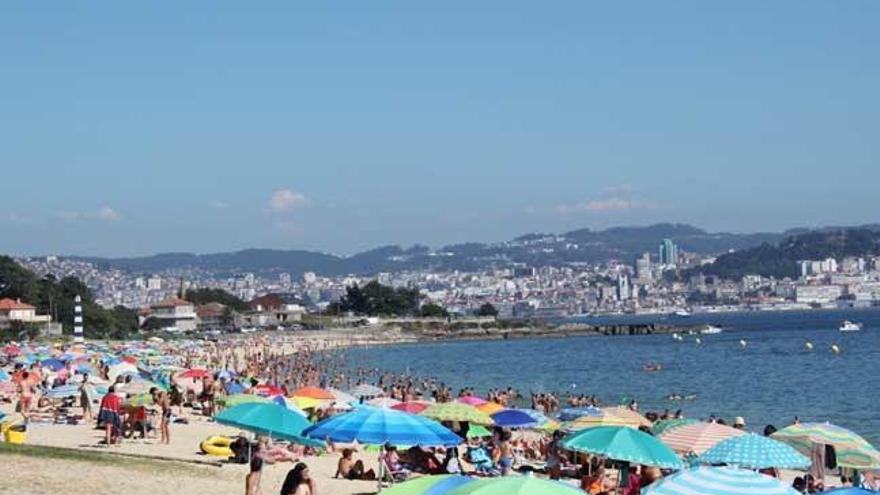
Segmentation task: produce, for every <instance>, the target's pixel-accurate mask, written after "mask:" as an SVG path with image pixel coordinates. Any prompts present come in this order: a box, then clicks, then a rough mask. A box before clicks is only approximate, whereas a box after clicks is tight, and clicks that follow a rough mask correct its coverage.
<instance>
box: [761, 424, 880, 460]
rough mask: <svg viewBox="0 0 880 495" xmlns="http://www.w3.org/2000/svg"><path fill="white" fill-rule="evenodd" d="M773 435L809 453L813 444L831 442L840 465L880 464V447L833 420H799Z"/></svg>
mask: <svg viewBox="0 0 880 495" xmlns="http://www.w3.org/2000/svg"><path fill="white" fill-rule="evenodd" d="M771 437H772V438H774V439H776V440H780V441H782V442H785V443H787V444H789V445H791V446H792V447H794V448H795V449H797V450H798V452H800V453H802V454H804V455H810V450H811V449H812V446H813V445H814V444H818V445H831V446H832V447H834V451H835V452H834V453H835V455H836V457H837V465H838V466H843V467H848V468H854V469H876V468H880V452H878V451H877V449H875V448H874V447H873V446H872V445H871V444H870V443H868V441H867V440H865V439H864V438H862V437H861V436H859V435H858V434H856V433H853V432H852V431H850V430H847V429H846V428H842V427H840V426H836V425H833V424H831V423H798V424H794V425H791V426H788V427H785V428H783V429H781V430H779V431H777V432H776V433H774V434H773V435H771Z"/></svg>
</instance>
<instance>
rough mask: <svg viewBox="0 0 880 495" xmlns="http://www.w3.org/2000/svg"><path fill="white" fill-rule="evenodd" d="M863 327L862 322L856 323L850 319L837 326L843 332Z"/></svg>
mask: <svg viewBox="0 0 880 495" xmlns="http://www.w3.org/2000/svg"><path fill="white" fill-rule="evenodd" d="M861 329H862V324H861V323H856V322H854V321H849V320H845V321H844V322H843V323H841V324H840V326H839V327H838V328H837V330H839V331H841V332H858V331H859V330H861Z"/></svg>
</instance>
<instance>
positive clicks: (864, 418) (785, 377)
mask: <svg viewBox="0 0 880 495" xmlns="http://www.w3.org/2000/svg"><path fill="white" fill-rule="evenodd" d="M663 318H664V317H657V316H653V317H636V316H632V317H613V318H588V319H585V320H583V321H588V322H596V323H599V322H608V321H615V322H647V321H662V320H663ZM844 319H850V320H854V321H858V322H861V323H863V324H864V329H863V330H862V331H861V332H851V333H845V334H844V333H840V332H838V331H837V327H838V325H839V323H840V322H841V321H842V320H844ZM668 321H669V322H672V321H676V320H675V319H671V318H670V319H669V320H668ZM677 321H681V322H686V323H688V324H692V323H693V324H698V323H711V324H715V325H719V326H722V327H723V328H724V329H725V332H724V333H723V334H720V335H704V336H701V338H702V339H703V344H702V345H697V344H696V343H695V341H694V337H685V341H684V342H676V341H674V340H673V339H672V337H671V336H669V335H646V336H632V337H629V336H620V337H576V338H564V339H535V340H510V341H480V342H449V343H436V344H434V343H432V344H418V345H400V346H391V347H374V348H361V349H351V350H348V351H347V352H346V357H347V360H348V363H349V365H350V366H352V367H361V366H364V367H378V368H383V369H387V370H389V371H394V372H398V373H410V374H414V375H417V376H432V377H437V378H439V379H440V380H443V381H444V382H446V383H447V384H449V385H451V386H452V387H453V389H457V388H460V387H462V386H473V387H475V388H476V389H477V390H486V389H488V388H491V387H494V388H499V387H507V386H508V385H510V386H513V387H515V388H518V389H519V390H520V391H521V392H522V393H524V394H528V393H529V392H532V391H535V392H539V391H557V392H565V391H568V390H573V391H574V392H576V393H590V394H597V395H598V396H599V397H601V398H602V400H603V401H604V402H605V403H617V402H619V401H620V400H621V399H622V398H624V397H634V398H636V399H637V400H638V401H639V403H640V406H641V409H642V410H643V411H647V410H662V409H664V408H669V409H670V410H675V409H678V408H681V409H683V410H684V412H685V414H686V415H687V416H689V417H694V418H706V417H708V416H709V415H711V414H715V415H717V416H721V417H725V418H732V417H733V416H744V417H745V419H746V421H747V423H748V426H749V428H750V429H752V430H755V431H760V430H761V429H763V427H764V425H765V424H774V425H776V426H777V427H782V426H785V425H788V424H790V423H791V422H792V420H793V419H794V417H795V416H799V417H800V418H801V419H802V420H804V421H808V420H821V421H831V422H832V423H836V424H839V425H841V426H844V427H847V428H850V429H853V430H854V431H856V432H858V433H860V434H862V435H863V436H865V437H866V438H867V439H868V440H869V441H871V442H872V443H874V444H875V445H880V408H878V403H877V400H878V397H880V396H878V393H877V389H876V385H877V384H878V378H880V310H850V311H809V312H756V313H737V314H712V315H695V316H693V317H691V318H687V319H680V320H677ZM740 339H744V340H746V341H747V342H748V345H747V347H746V348H742V347H741V346H740V344H739V341H740ZM807 341H810V342H812V343H813V344H814V348H813V350H812V351H807V350H806V348H805V342H807ZM835 343H836V344H838V345H839V346H840V347H841V348H842V349H843V352H842V353H841V354H839V355H835V354H834V353H832V352H831V350H830V348H831V345H832V344H835ZM647 362H659V363H662V365H663V371H661V372H658V373H646V372H644V371H642V365H643V364H645V363H647ZM672 393H677V394H681V395H688V394H696V395H697V398H696V399H695V400H693V401H681V402H673V401H667V400H666V399H665V397H666V396H667V395H669V394H672Z"/></svg>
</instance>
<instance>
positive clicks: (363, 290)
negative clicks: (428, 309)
mask: <svg viewBox="0 0 880 495" xmlns="http://www.w3.org/2000/svg"><path fill="white" fill-rule="evenodd" d="M421 299H422V294H421V293H420V292H419V291H418V289H406V288H398V289H395V288H394V287H389V286H387V285H382V284H380V283H379V282H377V281H375V280H373V281H372V282H369V283H368V284H366V285H364V286H363V287H360V286H358V285H357V284H355V285H353V286H351V287H348V288H347V289H346V290H345V295H344V296H342V299H340V300H339V301H338V302H336V303H333V304H331V305H330V307H328V310H327V312H328V313H329V314H337V315H338V314H342V313H348V312H351V313H355V314H358V315H367V316H380V315H383V316H412V315H418V314H420V313H419V301H420V300H421Z"/></svg>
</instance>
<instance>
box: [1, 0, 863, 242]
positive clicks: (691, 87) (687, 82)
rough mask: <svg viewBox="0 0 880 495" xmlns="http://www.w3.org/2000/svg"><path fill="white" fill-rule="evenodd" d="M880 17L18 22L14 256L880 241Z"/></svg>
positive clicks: (45, 15)
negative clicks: (801, 234)
mask: <svg viewBox="0 0 880 495" xmlns="http://www.w3.org/2000/svg"><path fill="white" fill-rule="evenodd" d="M878 23H880V2H874V1H867V0H864V1H845V2H828V1H816V2H813V1H793V0H792V1H772V2H764V1H753V2H748V1H744V2H726V3H722V2H703V1H692V2H683V1H682V2H677V1H671V2H659V1H645V2H634V1H633V2H630V1H608V2H589V1H581V2H545V1H542V2H519V1H510V2H500V1H498V2H472V1H468V2H454V1H453V2H433V3H431V4H429V3H428V2H411V1H409V2H404V1H401V2H294V1H279V2H257V3H254V2H233V1H229V2H223V1H212V2H207V1H205V2H195V1H193V2H170V1H169V2H110V1H107V2H74V1H69V2H53V3H52V5H51V6H49V5H47V4H45V3H40V2H3V3H2V4H0V53H2V58H0V60H2V73H0V74H2V77H0V95H2V96H0V102H2V107H3V108H2V111H0V169H2V179H0V231H2V232H3V234H2V236H0V252H12V253H18V254H41V253H62V254H69V253H77V254H98V255H131V254H148V253H153V252H160V251H161V252H165V251H194V252H216V251H225V250H230V249H235V248H243V247H276V248H311V249H320V250H326V251H332V252H336V253H352V252H355V251H358V250H361V249H364V248H369V247H373V246H376V245H381V244H390V243H400V244H412V243H416V242H419V243H426V244H428V245H433V246H437V245H442V244H444V243H452V242H461V241H470V240H475V241H493V240H503V239H507V238H510V237H512V236H514V235H518V234H521V233H524V232H532V231H542V232H548V231H563V230H567V229H573V228H581V227H591V228H603V227H607V226H612V225H623V224H627V225H638V224H648V223H653V222H657V221H679V222H688V223H693V224H696V225H698V226H701V227H704V228H707V229H710V230H726V231H738V232H745V231H759V230H780V229H784V228H787V227H792V226H816V225H827V224H857V223H866V222H876V221H880V202H878V190H880V160H878V157H880V96H878V88H880V63H878V60H880V29H878V28H877V26H878Z"/></svg>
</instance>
